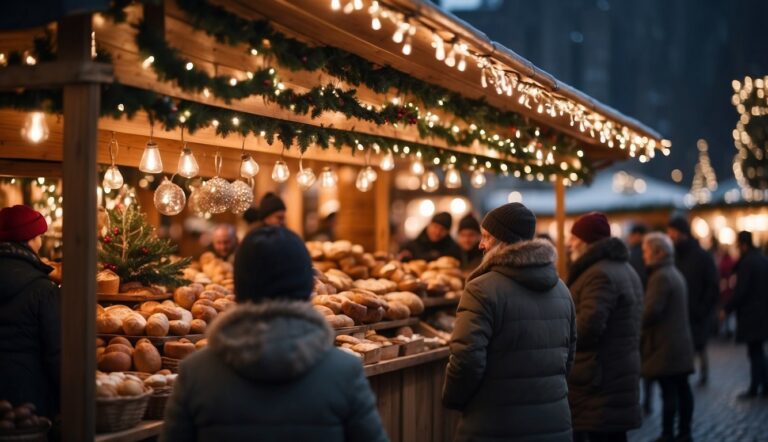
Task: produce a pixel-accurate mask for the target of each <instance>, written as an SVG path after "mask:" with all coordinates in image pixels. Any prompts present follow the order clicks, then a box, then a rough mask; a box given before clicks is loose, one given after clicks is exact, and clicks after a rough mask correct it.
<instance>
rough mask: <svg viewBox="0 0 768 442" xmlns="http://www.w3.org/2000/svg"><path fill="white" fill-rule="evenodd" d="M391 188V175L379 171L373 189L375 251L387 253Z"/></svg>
mask: <svg viewBox="0 0 768 442" xmlns="http://www.w3.org/2000/svg"><path fill="white" fill-rule="evenodd" d="M391 188H392V173H391V172H384V171H381V170H380V171H379V177H378V179H377V180H376V188H375V189H374V191H375V193H374V198H376V201H375V204H376V219H375V220H374V222H375V223H376V227H375V234H376V242H375V244H376V250H375V251H385V252H389V207H390V201H389V195H390V189H391Z"/></svg>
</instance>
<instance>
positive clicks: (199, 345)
mask: <svg viewBox="0 0 768 442" xmlns="http://www.w3.org/2000/svg"><path fill="white" fill-rule="evenodd" d="M207 346H208V339H201V340H199V341H197V342H195V349H196V350H200V349H201V348H204V347H207Z"/></svg>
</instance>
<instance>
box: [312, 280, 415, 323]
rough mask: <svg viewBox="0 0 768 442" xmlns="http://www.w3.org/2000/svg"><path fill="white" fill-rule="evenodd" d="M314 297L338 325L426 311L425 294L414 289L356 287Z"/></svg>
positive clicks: (326, 316)
mask: <svg viewBox="0 0 768 442" xmlns="http://www.w3.org/2000/svg"><path fill="white" fill-rule="evenodd" d="M311 301H312V304H314V306H315V309H316V310H317V311H318V312H320V313H321V314H322V315H323V316H325V318H326V320H327V321H328V323H329V324H330V325H331V327H333V328H335V329H340V328H346V327H352V326H354V325H362V324H374V323H377V322H380V321H382V320H388V321H394V320H399V319H407V318H410V317H411V316H418V315H419V314H421V313H422V312H423V311H424V303H423V302H422V301H421V298H419V296H417V295H416V294H415V293H410V292H393V293H388V294H386V295H383V296H382V295H377V294H376V293H373V292H371V291H368V290H364V289H360V288H353V289H351V290H345V291H342V292H339V293H337V294H335V295H316V296H314V297H312V299H311Z"/></svg>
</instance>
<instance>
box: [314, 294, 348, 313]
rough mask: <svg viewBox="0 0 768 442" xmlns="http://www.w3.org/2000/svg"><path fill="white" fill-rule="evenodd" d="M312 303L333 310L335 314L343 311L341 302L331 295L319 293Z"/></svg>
mask: <svg viewBox="0 0 768 442" xmlns="http://www.w3.org/2000/svg"><path fill="white" fill-rule="evenodd" d="M312 304H315V305H322V306H324V307H327V308H329V309H331V311H333V313H334V314H339V313H341V302H337V301H336V300H335V299H334V298H331V296H330V295H318V296H315V297H314V298H312Z"/></svg>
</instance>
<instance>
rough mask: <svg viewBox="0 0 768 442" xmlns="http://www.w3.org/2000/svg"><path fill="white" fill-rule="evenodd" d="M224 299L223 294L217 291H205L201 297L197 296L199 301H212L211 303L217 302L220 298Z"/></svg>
mask: <svg viewBox="0 0 768 442" xmlns="http://www.w3.org/2000/svg"><path fill="white" fill-rule="evenodd" d="M223 297H224V294H223V293H221V292H217V291H215V290H205V291H203V293H200V294H199V295H197V298H198V299H208V300H211V301H215V300H217V299H219V298H223Z"/></svg>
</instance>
